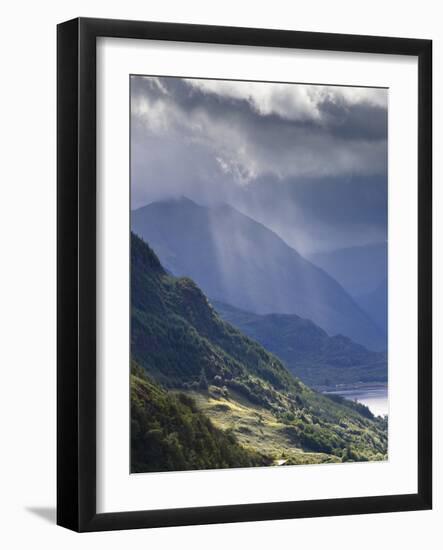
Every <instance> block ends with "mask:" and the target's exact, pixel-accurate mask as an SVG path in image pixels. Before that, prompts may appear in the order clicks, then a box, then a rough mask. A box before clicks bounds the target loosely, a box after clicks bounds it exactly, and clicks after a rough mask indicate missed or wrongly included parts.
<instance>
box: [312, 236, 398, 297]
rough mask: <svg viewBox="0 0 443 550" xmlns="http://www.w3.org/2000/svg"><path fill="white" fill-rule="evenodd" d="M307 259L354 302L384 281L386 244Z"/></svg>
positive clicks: (313, 255)
mask: <svg viewBox="0 0 443 550" xmlns="http://www.w3.org/2000/svg"><path fill="white" fill-rule="evenodd" d="M308 259H309V260H310V261H311V262H313V263H314V264H315V265H317V266H318V267H321V268H322V269H324V270H325V271H326V272H327V273H329V275H331V277H334V279H336V280H337V281H338V282H339V283H340V284H341V285H342V286H343V288H344V289H345V290H346V291H347V292H348V293H349V294H350V295H351V296H353V297H354V298H355V297H357V296H361V295H365V294H368V293H369V292H372V291H373V290H374V289H375V288H376V287H377V286H378V285H379V284H380V283H381V281H382V280H383V279H385V278H386V274H387V265H388V244H387V243H386V242H382V243H374V244H367V245H362V246H353V247H348V248H339V249H336V250H331V251H329V252H319V253H317V254H311V255H309V256H308Z"/></svg>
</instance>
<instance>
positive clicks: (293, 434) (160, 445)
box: [130, 75, 388, 473]
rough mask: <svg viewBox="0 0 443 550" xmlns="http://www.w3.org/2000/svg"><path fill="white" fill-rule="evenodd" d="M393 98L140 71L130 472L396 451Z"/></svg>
mask: <svg viewBox="0 0 443 550" xmlns="http://www.w3.org/2000/svg"><path fill="white" fill-rule="evenodd" d="M387 110H388V90H387V89H385V88H361V87H349V86H331V85H327V84H304V83H274V82H250V81H232V80H229V81H228V80H210V79H196V78H181V77H180V78H179V77H169V76H166V77H165V76H145V75H131V76H130V117H131V118H130V157H131V166H130V171H131V178H130V181H131V254H130V266H131V291H130V292H131V313H130V315H131V329H130V330H131V358H130V369H131V374H130V401H131V441H130V453H131V472H132V473H142V472H161V471H183V470H202V469H215V468H244V467H258V466H274V467H289V466H296V465H315V464H317V465H318V464H323V463H335V464H337V465H338V464H342V463H347V462H360V461H366V462H367V461H384V460H387V458H388V349H387V343H388V338H387V333H388V324H387V294H388V288H387V243H388V233H387V198H388V193H387V190H388V180H387V162H388V148H387V133H388V127H387V120H388V118H387Z"/></svg>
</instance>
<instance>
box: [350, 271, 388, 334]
mask: <svg viewBox="0 0 443 550" xmlns="http://www.w3.org/2000/svg"><path fill="white" fill-rule="evenodd" d="M356 301H357V303H358V304H359V305H360V307H361V308H362V309H363V310H364V311H366V312H367V313H368V315H370V316H371V318H372V319H374V321H375V322H376V323H377V325H378V326H379V327H380V328H381V329H383V331H384V332H385V333H387V330H388V326H387V324H388V284H387V280H386V278H385V279H383V281H381V283H379V284H378V285H377V287H376V288H375V289H374V290H373V291H372V292H368V293H367V294H364V295H362V296H357V297H356Z"/></svg>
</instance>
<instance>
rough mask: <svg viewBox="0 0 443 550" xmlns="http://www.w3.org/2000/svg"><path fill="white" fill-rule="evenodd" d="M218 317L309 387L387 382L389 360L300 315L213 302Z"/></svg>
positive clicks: (384, 355) (381, 353) (380, 353)
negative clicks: (281, 362)
mask: <svg viewBox="0 0 443 550" xmlns="http://www.w3.org/2000/svg"><path fill="white" fill-rule="evenodd" d="M213 305H214V307H215V309H216V310H217V312H218V313H219V315H220V316H221V317H222V319H224V320H225V321H226V322H228V323H230V324H232V325H234V326H235V327H237V328H238V329H240V330H241V332H242V333H243V334H245V335H246V336H249V337H250V338H252V339H253V340H255V341H257V342H259V343H260V344H261V345H262V346H263V347H264V348H265V349H267V350H268V351H270V352H271V353H274V354H275V355H277V356H278V357H279V358H280V359H281V360H282V361H283V362H284V363H285V365H286V366H287V368H288V369H289V370H290V371H291V372H292V373H293V374H294V375H295V376H297V377H299V378H301V380H302V381H303V382H305V383H306V384H308V385H309V386H314V387H319V386H335V385H337V384H355V383H375V382H386V381H387V357H386V354H385V353H383V352H373V351H369V350H367V349H366V348H365V347H363V346H361V345H360V344H356V343H355V342H353V341H352V340H350V339H349V338H347V337H346V336H341V335H337V336H328V335H327V333H326V332H325V331H324V330H323V329H321V328H320V327H318V326H316V325H315V324H314V323H313V322H312V321H309V320H307V319H302V318H301V317H298V316H297V315H283V314H275V313H274V314H268V315H257V314H255V313H250V312H247V311H242V310H239V309H237V308H235V307H233V306H230V305H228V304H224V303H221V302H216V301H214V302H213Z"/></svg>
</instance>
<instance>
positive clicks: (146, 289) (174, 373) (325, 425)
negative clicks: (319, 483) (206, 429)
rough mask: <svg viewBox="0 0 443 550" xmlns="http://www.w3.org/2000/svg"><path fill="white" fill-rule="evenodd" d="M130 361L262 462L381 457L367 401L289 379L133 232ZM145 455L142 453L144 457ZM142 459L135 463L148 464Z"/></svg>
mask: <svg viewBox="0 0 443 550" xmlns="http://www.w3.org/2000/svg"><path fill="white" fill-rule="evenodd" d="M131 357H132V359H133V360H134V361H136V362H137V363H138V364H139V365H140V366H141V367H143V368H144V369H145V371H146V372H147V373H148V374H149V376H151V377H152V378H154V379H155V380H156V381H157V382H160V383H161V384H163V385H164V386H165V387H167V388H168V389H169V391H172V392H175V391H176V390H179V391H180V392H186V393H188V394H189V395H190V396H192V398H193V399H194V401H195V403H196V404H197V407H198V409H199V410H200V411H202V412H204V414H205V415H207V416H208V417H209V418H210V419H211V421H212V422H213V423H214V426H215V427H217V428H219V429H222V430H224V431H226V430H229V431H230V433H232V434H233V435H234V436H235V438H236V439H235V440H236V441H237V440H238V441H240V443H241V444H242V445H243V446H244V447H245V448H248V449H252V450H255V451H256V452H258V453H259V455H260V456H264V457H266V459H267V460H271V461H277V460H280V459H282V457H283V459H284V460H285V461H287V462H286V463H287V464H299V463H311V462H325V461H331V460H332V461H342V460H381V459H383V458H385V456H386V452H387V425H386V422H385V421H384V420H381V419H375V418H374V417H373V415H372V414H371V413H370V411H369V409H367V407H364V406H363V405H359V404H357V403H352V402H346V401H343V400H340V399H338V398H334V399H332V398H328V397H325V396H323V395H321V394H318V393H316V392H313V391H312V390H310V389H309V388H307V387H306V386H305V385H304V384H303V383H301V382H300V381H298V380H297V379H295V378H294V377H293V376H292V375H291V373H290V372H289V371H288V370H287V369H286V368H285V366H284V365H283V364H282V363H281V361H280V360H279V359H278V358H277V357H275V356H274V355H272V354H271V353H269V352H267V351H266V350H265V349H264V348H263V347H262V346H261V345H260V344H258V343H257V342H254V341H253V340H251V339H249V338H247V337H246V336H244V335H243V334H242V333H241V332H240V331H238V330H237V329H235V328H234V327H232V326H231V325H229V324H228V323H226V322H224V321H223V320H222V319H221V318H220V317H219V315H218V314H217V312H216V311H215V310H214V309H213V308H212V306H211V305H210V304H209V302H208V301H207V299H206V297H205V295H204V294H203V293H202V292H201V290H200V289H199V288H198V287H197V286H196V285H195V283H194V282H193V281H192V280H190V279H188V278H175V277H172V276H170V275H168V273H166V271H165V270H164V269H163V267H162V265H161V264H160V262H159V260H158V258H157V257H156V255H155V254H154V252H153V251H152V250H151V249H150V247H149V246H148V245H147V244H146V243H144V242H143V241H142V240H141V239H139V238H138V237H136V236H135V235H133V236H132V242H131ZM146 460H147V459H146ZM146 460H145V459H143V457H141V458H140V457H139V458H138V459H137V464H144V466H143V468H145V469H146V471H148V470H149V463H148V462H149V461H148V462H146Z"/></svg>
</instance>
